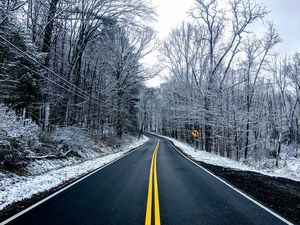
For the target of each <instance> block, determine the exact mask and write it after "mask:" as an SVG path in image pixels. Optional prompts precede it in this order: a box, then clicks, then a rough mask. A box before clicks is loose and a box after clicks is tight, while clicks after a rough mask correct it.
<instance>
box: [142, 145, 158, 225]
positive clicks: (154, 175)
mask: <svg viewBox="0 0 300 225" xmlns="http://www.w3.org/2000/svg"><path fill="white" fill-rule="evenodd" d="M158 147H159V140H158V141H157V143H156V146H155V149H154V152H153V155H152V161H151V167H150V175H149V186H148V199H147V208H146V219H145V225H151V218H152V217H151V214H152V195H153V194H152V193H153V189H154V221H155V222H154V224H155V225H160V211H159V198H158V183H157V170H156V158H157V151H158ZM153 179H154V182H153ZM153 184H154V187H153Z"/></svg>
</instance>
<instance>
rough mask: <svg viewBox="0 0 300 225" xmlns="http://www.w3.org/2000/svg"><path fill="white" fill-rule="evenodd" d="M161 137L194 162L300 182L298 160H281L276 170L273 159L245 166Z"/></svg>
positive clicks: (299, 164) (299, 160) (299, 162)
mask: <svg viewBox="0 0 300 225" xmlns="http://www.w3.org/2000/svg"><path fill="white" fill-rule="evenodd" d="M162 137H165V138H167V139H169V140H170V141H172V142H173V143H174V145H175V146H176V147H179V148H180V149H181V150H182V151H184V153H185V154H187V155H189V156H190V157H191V158H192V159H194V160H196V161H202V162H205V163H208V164H212V165H217V166H222V167H228V168H233V169H236V170H244V171H245V170H246V171H253V172H258V173H261V174H265V175H268V176H276V177H283V178H288V179H292V180H295V181H300V159H299V158H298V159H296V158H286V159H284V160H281V161H280V164H279V167H278V168H277V167H276V166H275V159H266V160H265V161H264V162H263V163H261V164H259V165H256V164H257V163H253V164H251V162H247V164H249V165H246V164H245V163H244V162H238V161H236V160H233V159H228V158H225V157H221V156H219V155H216V154H213V153H208V152H206V151H201V150H195V148H194V147H192V146H190V145H188V144H186V143H183V142H181V141H178V140H175V139H173V138H170V137H166V136H162Z"/></svg>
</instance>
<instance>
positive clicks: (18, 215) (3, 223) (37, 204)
mask: <svg viewBox="0 0 300 225" xmlns="http://www.w3.org/2000/svg"><path fill="white" fill-rule="evenodd" d="M150 140H151V139H150V138H149V140H148V141H146V142H145V143H144V144H142V145H140V146H138V147H136V148H133V150H131V151H129V152H127V153H125V154H124V155H122V156H120V157H118V158H116V159H114V160H113V161H111V162H109V163H107V164H106V165H103V166H101V167H100V168H98V169H95V170H94V171H91V172H89V173H88V174H86V175H83V177H81V178H79V179H78V180H76V181H74V182H72V183H71V184H69V185H67V186H66V187H64V188H62V189H60V190H58V191H57V192H54V193H53V194H52V195H50V196H48V197H46V198H44V199H42V200H41V201H39V202H37V203H35V204H34V205H32V206H30V207H28V208H26V209H24V210H22V211H21V212H19V213H17V214H16V215H14V216H12V217H10V218H8V219H6V220H4V221H3V222H1V223H0V225H5V224H7V223H9V222H11V221H13V220H14V219H16V218H18V217H20V216H21V215H23V214H24V213H26V212H28V211H30V210H32V209H33V208H35V207H37V206H39V205H40V204H42V203H44V202H46V201H47V200H49V199H50V198H53V197H54V196H56V195H58V194H59V193H61V192H63V191H64V190H66V189H68V188H70V187H72V186H74V185H75V184H77V183H79V182H80V181H82V180H84V179H85V178H87V177H89V176H91V175H93V174H94V173H97V172H98V171H100V170H102V169H104V168H105V167H108V166H109V165H111V164H113V163H115V162H117V161H119V160H120V159H123V158H125V157H126V156H128V155H129V154H131V153H133V152H135V151H137V150H138V149H140V148H141V147H143V146H144V145H146V144H147V143H149V142H150Z"/></svg>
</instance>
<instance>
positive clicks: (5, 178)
mask: <svg viewBox="0 0 300 225" xmlns="http://www.w3.org/2000/svg"><path fill="white" fill-rule="evenodd" d="M148 140H149V138H148V137H146V136H143V137H142V138H140V139H139V140H137V141H136V142H133V143H126V144H125V145H123V146H121V148H120V152H117V153H113V154H109V155H106V156H103V157H98V158H95V159H92V160H87V161H84V162H82V163H80V164H76V165H72V166H67V167H64V168H61V169H57V170H51V171H48V172H46V173H44V174H41V175H37V176H29V177H25V176H17V175H13V174H9V175H7V174H6V175H4V174H1V173H0V210H3V209H4V208H5V207H6V206H8V205H10V204H12V203H14V202H17V201H21V200H24V199H28V198H30V197H31V196H33V195H35V194H38V193H41V192H44V191H47V190H50V189H51V188H54V187H57V186H59V185H62V184H63V183H65V182H66V181H68V180H71V179H75V178H77V177H80V176H81V175H84V174H86V173H88V172H90V171H93V170H95V169H97V168H99V167H101V166H103V165H105V164H107V163H109V162H112V161H113V160H116V159H118V158H120V157H122V156H123V155H124V154H126V153H127V152H129V151H130V150H132V149H134V148H137V147H139V146H141V145H143V144H144V143H146V142H147V141H148Z"/></svg>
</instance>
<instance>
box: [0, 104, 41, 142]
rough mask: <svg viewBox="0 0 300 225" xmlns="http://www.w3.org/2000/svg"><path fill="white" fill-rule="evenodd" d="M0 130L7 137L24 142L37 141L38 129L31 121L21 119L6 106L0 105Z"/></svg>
mask: <svg viewBox="0 0 300 225" xmlns="http://www.w3.org/2000/svg"><path fill="white" fill-rule="evenodd" d="M0 121H1V123H0V130H5V131H6V132H7V135H8V136H10V137H14V138H22V139H25V140H31V139H37V136H38V134H39V132H40V128H39V127H38V125H36V124H35V123H34V122H32V121H31V119H22V118H19V117H17V116H16V113H15V112H14V111H12V110H10V109H9V108H8V107H7V106H5V105H3V104H0Z"/></svg>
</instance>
